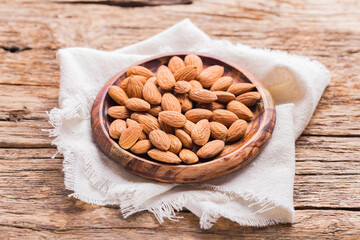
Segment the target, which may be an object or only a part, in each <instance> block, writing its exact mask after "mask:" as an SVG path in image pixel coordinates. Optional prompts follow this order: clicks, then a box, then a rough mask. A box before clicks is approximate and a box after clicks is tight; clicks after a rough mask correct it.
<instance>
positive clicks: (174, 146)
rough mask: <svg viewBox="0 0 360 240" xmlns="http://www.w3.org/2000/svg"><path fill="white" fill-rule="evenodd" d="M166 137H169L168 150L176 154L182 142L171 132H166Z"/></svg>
mask: <svg viewBox="0 0 360 240" xmlns="http://www.w3.org/2000/svg"><path fill="white" fill-rule="evenodd" d="M168 138H169V139H170V148H169V151H170V152H172V153H175V154H178V153H179V152H180V150H181V148H182V143H181V141H180V139H179V138H177V137H176V136H174V135H172V134H168Z"/></svg>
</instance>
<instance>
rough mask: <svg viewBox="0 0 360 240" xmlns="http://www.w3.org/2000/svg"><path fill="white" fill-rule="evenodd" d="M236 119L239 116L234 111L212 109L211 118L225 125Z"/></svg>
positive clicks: (227, 125)
mask: <svg viewBox="0 0 360 240" xmlns="http://www.w3.org/2000/svg"><path fill="white" fill-rule="evenodd" d="M238 119H239V118H238V117H237V116H236V114H235V113H233V112H230V111H228V110H224V109H217V110H215V111H213V115H212V118H211V120H212V121H214V122H219V123H222V124H223V125H225V126H226V127H230V125H231V124H232V123H233V122H235V121H236V120H238Z"/></svg>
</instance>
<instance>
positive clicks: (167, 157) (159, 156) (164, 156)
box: [148, 149, 181, 163]
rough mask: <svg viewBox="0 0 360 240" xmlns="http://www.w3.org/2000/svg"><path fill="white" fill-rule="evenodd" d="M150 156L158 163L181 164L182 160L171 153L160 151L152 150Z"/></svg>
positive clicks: (149, 152)
mask: <svg viewBox="0 0 360 240" xmlns="http://www.w3.org/2000/svg"><path fill="white" fill-rule="evenodd" d="M148 155H149V156H150V157H151V158H152V159H155V160H157V161H160V162H165V163H180V162H181V159H180V158H179V157H178V156H177V155H176V154H174V153H172V152H170V151H162V150H159V149H151V150H150V151H148Z"/></svg>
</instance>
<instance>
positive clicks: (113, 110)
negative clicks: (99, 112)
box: [107, 106, 130, 119]
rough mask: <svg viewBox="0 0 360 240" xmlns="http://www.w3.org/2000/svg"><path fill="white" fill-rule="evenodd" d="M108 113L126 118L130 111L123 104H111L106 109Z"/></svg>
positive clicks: (117, 117) (114, 116)
mask: <svg viewBox="0 0 360 240" xmlns="http://www.w3.org/2000/svg"><path fill="white" fill-rule="evenodd" d="M107 113H108V115H109V116H110V117H112V118H116V119H126V118H128V117H130V111H129V110H128V109H127V108H126V107H125V106H113V107H110V108H109V109H108V112H107Z"/></svg>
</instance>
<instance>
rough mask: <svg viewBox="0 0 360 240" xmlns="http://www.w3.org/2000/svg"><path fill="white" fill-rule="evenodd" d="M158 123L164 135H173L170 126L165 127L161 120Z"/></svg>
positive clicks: (172, 129)
mask: <svg viewBox="0 0 360 240" xmlns="http://www.w3.org/2000/svg"><path fill="white" fill-rule="evenodd" d="M158 121H159V125H160V129H161V130H163V131H164V132H166V133H170V134H173V133H174V128H173V127H172V126H169V125H167V124H166V123H164V122H163V121H162V120H161V118H160V119H158Z"/></svg>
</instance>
